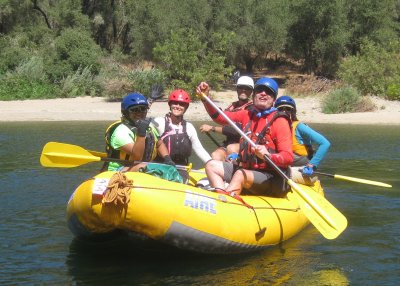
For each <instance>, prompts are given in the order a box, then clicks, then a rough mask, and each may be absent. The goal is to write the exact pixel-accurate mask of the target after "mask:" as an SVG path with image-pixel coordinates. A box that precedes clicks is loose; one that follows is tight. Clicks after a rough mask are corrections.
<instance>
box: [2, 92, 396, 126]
mask: <svg viewBox="0 0 400 286" xmlns="http://www.w3.org/2000/svg"><path fill="white" fill-rule="evenodd" d="M213 98H214V99H215V100H216V104H217V105H218V106H219V107H221V108H224V107H226V106H227V105H228V104H229V103H230V102H232V101H234V100H236V92H235V91H224V92H217V93H214V96H213ZM295 100H296V104H297V110H298V117H299V119H300V120H301V121H303V122H306V123H330V124H372V125H400V102H398V101H396V102H393V101H387V100H383V99H380V98H372V100H373V102H374V103H375V104H376V105H377V107H378V109H377V110H376V111H374V112H363V113H345V114H323V113H322V112H321V108H320V99H319V98H317V97H307V98H296V97H295ZM168 111H169V107H168V104H167V102H166V101H165V100H164V101H159V102H154V103H153V105H152V106H151V108H150V110H149V113H148V116H149V117H156V116H164V115H165V114H166V113H168ZM120 116H121V113H120V103H119V102H107V101H106V99H105V98H102V97H88V96H87V97H77V98H63V99H42V100H23V101H0V121H1V122H24V121H30V122H32V121H39V122H40V121H115V120H118V119H119V118H120ZM185 119H186V120H189V121H211V119H210V117H209V116H208V114H207V112H206V111H205V109H204V106H203V104H202V103H201V102H192V103H191V104H190V106H189V109H188V111H187V112H186V113H185Z"/></svg>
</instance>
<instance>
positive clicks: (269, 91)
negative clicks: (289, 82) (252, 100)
mask: <svg viewBox="0 0 400 286" xmlns="http://www.w3.org/2000/svg"><path fill="white" fill-rule="evenodd" d="M254 92H255V93H262V92H265V93H266V94H268V95H270V96H272V97H274V93H273V92H272V90H270V89H269V88H267V87H264V86H259V87H257V88H256V89H254Z"/></svg>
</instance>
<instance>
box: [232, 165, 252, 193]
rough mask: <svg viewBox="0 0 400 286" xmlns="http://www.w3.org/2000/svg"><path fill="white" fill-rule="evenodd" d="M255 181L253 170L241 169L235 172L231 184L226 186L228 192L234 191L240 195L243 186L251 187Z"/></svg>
mask: <svg viewBox="0 0 400 286" xmlns="http://www.w3.org/2000/svg"><path fill="white" fill-rule="evenodd" d="M253 182H254V175H253V172H251V171H249V170H245V169H239V170H237V171H236V172H235V174H233V177H232V180H231V182H230V183H229V186H228V187H227V188H226V190H225V191H226V192H228V193H230V192H234V193H235V194H237V195H240V193H241V192H242V190H243V188H245V189H249V188H250V187H251V186H252V185H253Z"/></svg>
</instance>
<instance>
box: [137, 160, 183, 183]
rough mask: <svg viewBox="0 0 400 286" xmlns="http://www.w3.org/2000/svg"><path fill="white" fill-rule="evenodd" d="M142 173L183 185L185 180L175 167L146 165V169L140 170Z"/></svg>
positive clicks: (155, 164) (154, 164)
mask: <svg viewBox="0 0 400 286" xmlns="http://www.w3.org/2000/svg"><path fill="white" fill-rule="evenodd" d="M140 172H142V173H146V174H149V175H153V176H155V177H158V178H161V179H164V180H168V181H171V182H178V183H183V178H182V176H181V174H179V172H178V170H177V169H176V168H175V166H171V165H165V164H157V163H149V164H147V165H146V167H143V168H140Z"/></svg>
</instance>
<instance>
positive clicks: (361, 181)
mask: <svg viewBox="0 0 400 286" xmlns="http://www.w3.org/2000/svg"><path fill="white" fill-rule="evenodd" d="M314 173H315V174H317V175H321V176H326V177H330V178H333V179H339V180H345V181H351V182H356V183H361V184H367V185H373V186H378V187H384V188H391V187H392V185H389V184H386V183H382V182H377V181H371V180H366V179H359V178H353V177H349V176H342V175H333V174H327V173H322V172H317V171H314Z"/></svg>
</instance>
